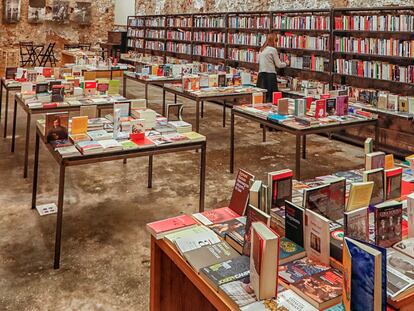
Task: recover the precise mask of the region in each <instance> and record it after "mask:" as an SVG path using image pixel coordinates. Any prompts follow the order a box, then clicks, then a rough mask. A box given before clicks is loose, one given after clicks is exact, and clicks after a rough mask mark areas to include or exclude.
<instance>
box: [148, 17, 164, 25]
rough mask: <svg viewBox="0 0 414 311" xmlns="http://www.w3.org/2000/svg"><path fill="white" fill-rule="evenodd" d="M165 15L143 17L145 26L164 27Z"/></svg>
mask: <svg viewBox="0 0 414 311" xmlns="http://www.w3.org/2000/svg"><path fill="white" fill-rule="evenodd" d="M164 25H165V16H152V17H148V18H146V19H145V26H146V27H164Z"/></svg>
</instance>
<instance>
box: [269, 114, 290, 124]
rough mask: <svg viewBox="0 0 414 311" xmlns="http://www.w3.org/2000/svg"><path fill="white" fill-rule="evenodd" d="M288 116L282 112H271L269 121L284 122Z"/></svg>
mask: <svg viewBox="0 0 414 311" xmlns="http://www.w3.org/2000/svg"><path fill="white" fill-rule="evenodd" d="M287 118H288V117H287V116H285V115H282V114H277V113H269V115H268V116H267V119H268V120H269V121H272V122H276V123H283V121H285V120H286V119H287Z"/></svg>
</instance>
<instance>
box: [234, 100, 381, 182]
mask: <svg viewBox="0 0 414 311" xmlns="http://www.w3.org/2000/svg"><path fill="white" fill-rule="evenodd" d="M235 116H238V117H241V118H243V119H245V120H249V121H252V122H255V123H258V124H260V125H262V127H263V141H266V128H269V129H276V130H279V131H283V132H287V133H289V134H292V135H295V136H296V153H295V178H296V179H300V178H301V174H300V160H301V144H302V158H303V159H306V136H307V135H312V134H321V133H331V132H335V131H340V130H343V129H348V128H354V127H367V126H372V127H374V129H375V130H374V133H375V147H376V146H378V120H377V119H376V118H375V119H367V120H357V121H350V122H342V123H339V122H338V123H332V124H326V125H321V126H312V127H311V126H309V127H304V128H300V129H298V128H295V127H292V126H288V125H286V124H282V123H275V122H272V121H269V120H267V119H265V118H262V117H259V116H257V115H255V114H253V113H250V112H248V111H246V110H243V109H242V108H239V107H234V108H233V109H232V110H231V133H230V172H231V173H233V171H234V154H235V148H234V136H235V135H234V128H235V122H234V117H235Z"/></svg>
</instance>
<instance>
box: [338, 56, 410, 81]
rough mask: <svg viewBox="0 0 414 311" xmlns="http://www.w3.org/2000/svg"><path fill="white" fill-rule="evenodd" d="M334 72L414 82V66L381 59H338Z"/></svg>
mask: <svg viewBox="0 0 414 311" xmlns="http://www.w3.org/2000/svg"><path fill="white" fill-rule="evenodd" d="M334 72H335V73H339V74H344V75H354V76H359V77H364V78H371V79H381V80H387V81H396V82H403V83H414V66H411V65H410V66H399V65H394V64H390V63H387V62H381V61H362V60H355V59H354V60H346V59H336V60H335V62H334Z"/></svg>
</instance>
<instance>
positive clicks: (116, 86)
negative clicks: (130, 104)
mask: <svg viewBox="0 0 414 311" xmlns="http://www.w3.org/2000/svg"><path fill="white" fill-rule="evenodd" d="M120 86H121V81H120V80H109V82H108V90H107V93H108V95H117V94H119V90H120Z"/></svg>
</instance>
